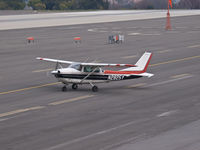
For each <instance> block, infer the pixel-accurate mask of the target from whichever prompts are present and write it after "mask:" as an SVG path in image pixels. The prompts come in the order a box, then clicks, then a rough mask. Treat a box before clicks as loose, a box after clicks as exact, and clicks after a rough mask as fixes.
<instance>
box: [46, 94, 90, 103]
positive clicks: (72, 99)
mask: <svg viewBox="0 0 200 150" xmlns="http://www.w3.org/2000/svg"><path fill="white" fill-rule="evenodd" d="M93 96H94V95H85V96H80V97H75V98H71V99H67V100H62V101H56V102H52V103H49V104H48V105H60V104H64V103H70V102H75V101H79V100H82V99H86V98H90V97H93Z"/></svg>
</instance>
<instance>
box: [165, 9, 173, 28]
mask: <svg viewBox="0 0 200 150" xmlns="http://www.w3.org/2000/svg"><path fill="white" fill-rule="evenodd" d="M165 29H166V30H171V29H172V27H171V22H170V14H169V11H168V12H167V20H166V27H165Z"/></svg>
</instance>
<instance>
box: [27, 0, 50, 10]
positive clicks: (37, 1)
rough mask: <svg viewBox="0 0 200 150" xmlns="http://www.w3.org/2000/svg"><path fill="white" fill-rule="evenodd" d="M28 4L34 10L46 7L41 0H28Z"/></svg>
mask: <svg viewBox="0 0 200 150" xmlns="http://www.w3.org/2000/svg"><path fill="white" fill-rule="evenodd" d="M28 6H30V7H32V8H33V9H35V10H43V9H46V6H45V4H44V3H42V1H41V0H30V1H29V3H28Z"/></svg>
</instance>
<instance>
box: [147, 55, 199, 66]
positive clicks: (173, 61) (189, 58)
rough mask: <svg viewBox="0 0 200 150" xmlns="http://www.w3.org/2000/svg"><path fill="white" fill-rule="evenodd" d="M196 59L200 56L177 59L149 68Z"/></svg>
mask: <svg viewBox="0 0 200 150" xmlns="http://www.w3.org/2000/svg"><path fill="white" fill-rule="evenodd" d="M195 58H200V55H198V56H192V57H185V58H182V59H175V60H170V61H165V62H161V63H157V64H152V65H149V66H150V67H153V66H159V65H164V64H170V63H175V62H180V61H185V60H191V59H195Z"/></svg>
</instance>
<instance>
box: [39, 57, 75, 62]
mask: <svg viewBox="0 0 200 150" xmlns="http://www.w3.org/2000/svg"><path fill="white" fill-rule="evenodd" d="M36 59H38V60H44V61H49V62H55V63H62V64H72V63H78V62H73V61H65V60H58V59H50V58H42V57H37V58H36Z"/></svg>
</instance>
